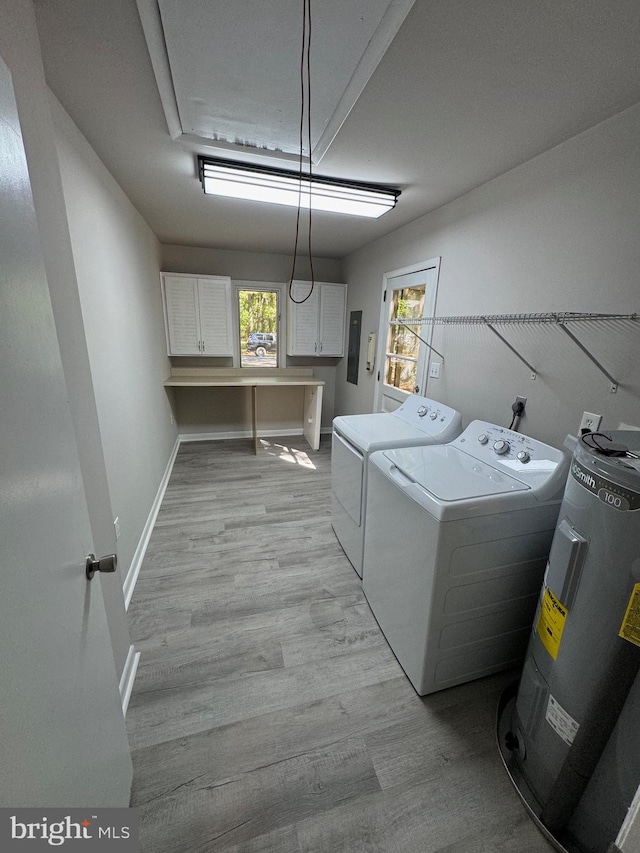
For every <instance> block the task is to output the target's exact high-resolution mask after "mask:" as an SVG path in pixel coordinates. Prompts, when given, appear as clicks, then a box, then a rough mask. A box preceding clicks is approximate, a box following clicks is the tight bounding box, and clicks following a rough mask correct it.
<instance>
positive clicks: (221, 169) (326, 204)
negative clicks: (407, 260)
mask: <svg viewBox="0 0 640 853" xmlns="http://www.w3.org/2000/svg"><path fill="white" fill-rule="evenodd" d="M198 167H199V172H200V181H201V183H202V188H203V189H204V191H205V193H206V194H207V195H221V196H226V197H227V198H241V199H247V200H250V201H264V202H267V203H269V204H286V205H289V206H290V207H298V205H300V207H302V208H309V207H310V208H311V210H324V211H330V212H332V213H347V214H351V215H352V216H368V217H370V218H373V219H377V218H378V217H379V216H382V214H383V213H386V212H387V211H388V210H391V209H392V208H393V207H395V205H396V201H397V200H398V196H399V195H400V190H396V189H391V188H389V187H379V186H375V185H373V184H360V183H352V182H350V181H342V180H334V179H333V178H325V177H317V176H315V175H314V176H313V177H312V178H310V177H309V175H308V174H303V175H302V176H301V175H300V174H299V173H297V172H285V171H283V170H281V169H269V168H265V167H262V166H254V165H248V164H246V163H237V162H235V161H233V160H214V159H211V158H209V157H198Z"/></svg>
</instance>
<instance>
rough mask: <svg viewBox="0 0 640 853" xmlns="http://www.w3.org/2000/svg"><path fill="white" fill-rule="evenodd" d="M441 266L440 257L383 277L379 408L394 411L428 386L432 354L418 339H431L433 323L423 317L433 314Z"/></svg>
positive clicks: (378, 382) (376, 405)
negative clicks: (430, 355)
mask: <svg viewBox="0 0 640 853" xmlns="http://www.w3.org/2000/svg"><path fill="white" fill-rule="evenodd" d="M439 270H440V259H439V258H437V259H435V260H431V261H426V262H425V263H422V264H414V265H413V266H410V267H404V268H403V269H400V270H394V271H393V272H390V273H386V274H385V276H384V277H383V292H382V309H381V312H380V332H379V335H378V340H379V352H378V365H379V368H378V374H377V377H376V396H375V403H374V409H375V411H377V412H392V411H394V409H397V408H398V406H400V405H401V404H402V402H403V401H404V400H405V399H406V398H407V396H408V395H409V394H414V393H415V394H422V393H424V391H425V389H426V384H427V366H428V363H429V352H428V347H427V346H425V344H424V343H422V342H421V341H420V338H423V339H424V340H425V341H427V343H430V341H431V332H432V326H431V325H429V324H421V323H420V322H419V321H420V320H422V319H423V318H425V317H432V316H433V312H434V310H435V304H436V292H437V288H438V274H439ZM412 320H413V321H416V322H414V323H411V321H412ZM407 326H408V328H407ZM416 335H419V336H420V338H418V337H416Z"/></svg>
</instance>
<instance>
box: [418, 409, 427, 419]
mask: <svg viewBox="0 0 640 853" xmlns="http://www.w3.org/2000/svg"><path fill="white" fill-rule="evenodd" d="M426 414H427V407H426V406H420V408H419V409H418V417H419V418H423V417H424V416H425V415H426Z"/></svg>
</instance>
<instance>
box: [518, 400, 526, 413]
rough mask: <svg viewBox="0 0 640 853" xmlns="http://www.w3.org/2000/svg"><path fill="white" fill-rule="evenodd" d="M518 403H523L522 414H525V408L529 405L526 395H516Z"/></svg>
mask: <svg viewBox="0 0 640 853" xmlns="http://www.w3.org/2000/svg"><path fill="white" fill-rule="evenodd" d="M516 403H522V412H520V414H521V415H522V414H524V410H525V409H526V407H527V398H526V397H516Z"/></svg>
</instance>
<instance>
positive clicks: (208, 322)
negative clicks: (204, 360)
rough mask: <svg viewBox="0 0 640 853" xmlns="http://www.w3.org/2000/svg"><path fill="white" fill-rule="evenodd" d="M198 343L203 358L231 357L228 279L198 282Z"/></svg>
mask: <svg viewBox="0 0 640 853" xmlns="http://www.w3.org/2000/svg"><path fill="white" fill-rule="evenodd" d="M198 299H199V303H200V341H201V346H202V354H203V355H229V356H230V355H233V329H232V322H231V317H232V313H231V279H230V278H228V277H227V276H211V277H208V278H199V279H198Z"/></svg>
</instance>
